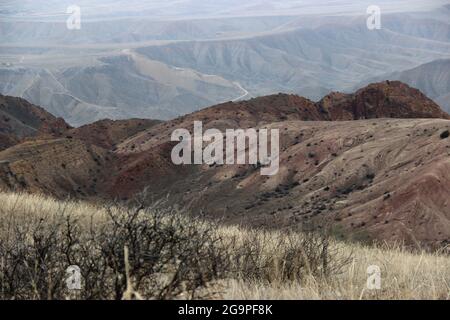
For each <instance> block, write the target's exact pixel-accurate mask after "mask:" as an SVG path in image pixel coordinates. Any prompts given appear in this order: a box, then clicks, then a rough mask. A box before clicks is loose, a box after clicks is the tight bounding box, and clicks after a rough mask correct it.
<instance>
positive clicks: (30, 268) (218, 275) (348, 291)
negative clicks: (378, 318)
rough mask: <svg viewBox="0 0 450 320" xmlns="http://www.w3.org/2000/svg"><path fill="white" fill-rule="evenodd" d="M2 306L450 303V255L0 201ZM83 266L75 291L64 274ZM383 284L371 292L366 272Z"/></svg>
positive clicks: (16, 197)
mask: <svg viewBox="0 0 450 320" xmlns="http://www.w3.org/2000/svg"><path fill="white" fill-rule="evenodd" d="M0 203H1V206H0V298H1V299H198V298H206V299H218V298H224V299H449V298H450V257H449V256H448V255H445V254H444V253H443V252H442V253H440V252H436V253H426V252H416V253H412V252H410V251H408V250H407V249H405V248H403V247H401V246H387V245H386V246H383V245H381V246H378V247H376V246H372V247H366V246H362V245H359V244H354V243H344V242H339V241H336V240H334V239H333V238H332V237H331V236H329V235H328V233H326V232H319V233H317V232H316V233H311V232H305V233H294V232H290V231H286V230H284V231H278V232H275V231H264V230H256V229H251V230H250V229H246V228H243V227H237V226H235V227H233V226H231V227H230V226H223V225H221V224H219V223H213V222H210V221H206V220H204V219H202V218H201V217H197V218H194V217H191V216H187V215H185V214H183V213H181V212H177V211H173V210H163V209H160V208H158V207H156V206H155V207H150V208H149V207H144V206H142V205H141V204H140V202H139V201H137V202H135V203H134V205H131V206H127V207H125V206H120V205H107V206H105V205H102V206H94V205H91V204H87V203H85V202H72V201H57V200H53V199H50V198H45V197H42V196H38V195H25V194H13V193H7V194H6V193H2V194H0ZM72 265H76V266H79V268H80V271H81V287H82V289H81V290H69V289H68V287H67V283H66V279H67V276H68V275H67V274H66V270H67V268H68V267H69V266H72ZM373 265H375V266H378V267H379V269H380V271H381V287H380V289H377V290H369V289H368V287H367V279H368V277H369V275H368V273H367V268H368V267H369V266H373Z"/></svg>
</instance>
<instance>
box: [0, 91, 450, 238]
mask: <svg viewBox="0 0 450 320" xmlns="http://www.w3.org/2000/svg"><path fill="white" fill-rule="evenodd" d="M397 117H399V118H402V119H393V118H397ZM389 118H390V119H389ZM407 118H409V119H407ZM439 118H440V119H439ZM358 119H360V120H358ZM448 119H449V116H448V115H447V114H446V113H445V112H443V111H441V110H440V108H439V107H438V106H437V105H436V104H434V103H433V102H432V101H431V100H429V99H428V98H427V97H425V96H424V95H423V94H422V93H420V92H419V91H418V90H416V89H413V88H410V87H408V86H407V85H405V84H402V83H400V82H382V83H377V84H372V85H369V86H368V87H366V88H362V89H360V90H358V91H357V92H356V93H354V94H351V95H345V94H340V93H332V94H330V95H329V96H327V97H326V98H324V99H323V100H322V101H320V102H318V103H313V102H312V101H310V100H308V99H305V98H302V97H298V96H295V95H286V94H278V95H272V96H266V97H261V98H256V99H252V100H249V101H243V102H234V103H233V102H229V103H225V104H221V105H218V106H214V107H210V108H207V109H204V110H201V111H199V112H196V113H193V114H190V115H187V116H184V117H181V118H178V119H176V120H172V121H167V122H162V123H154V122H151V121H149V122H146V121H143V120H132V121H130V122H128V123H122V122H112V121H102V122H98V123H95V124H92V125H89V126H86V127H82V128H78V129H72V130H69V131H68V132H66V133H65V135H64V137H63V138H58V139H55V138H53V139H51V138H46V140H35V141H28V142H26V143H22V144H19V145H17V146H15V147H13V148H9V149H7V150H5V151H3V152H0V187H2V188H4V189H14V190H26V191H32V192H44V193H48V194H53V195H56V196H58V197H64V196H66V195H68V194H70V195H73V196H76V197H83V198H90V199H98V198H103V199H112V198H114V199H116V198H119V199H124V200H125V199H128V198H130V197H133V196H134V195H135V194H136V193H137V192H140V191H141V190H143V189H144V188H147V189H148V190H149V191H150V193H151V195H152V197H153V199H158V198H163V197H169V202H170V203H171V204H172V205H179V206H183V207H184V208H187V209H189V210H190V211H192V212H193V213H199V212H200V211H203V212H205V213H207V214H208V215H209V216H211V217H221V218H225V221H228V222H236V223H247V224H250V225H254V226H266V227H275V228H284V227H287V226H290V227H292V226H294V227H295V226H301V225H303V224H305V223H308V224H309V223H311V222H315V223H323V222H324V221H328V222H331V223H332V224H333V226H334V229H335V230H336V232H338V233H340V234H345V235H352V236H355V237H358V238H364V239H366V238H367V239H373V238H376V239H380V240H389V241H394V240H400V241H406V242H407V243H408V244H416V243H421V244H426V245H430V246H441V245H445V244H447V243H449V241H450V216H449V212H450V211H449V209H448V205H449V203H448V199H449V197H450V191H449V190H450V188H449V187H450V176H449V174H448V172H450V171H449V169H450V139H449V138H448V137H449V135H450V133H449V132H448V131H449V130H450V121H449V120H448ZM332 120H334V121H332ZM337 120H339V121H337ZM347 120H351V121H347ZM354 120H358V121H354ZM194 121H202V122H203V126H204V129H207V128H217V129H220V130H225V129H232V128H249V127H252V128H256V129H259V128H276V129H279V130H280V144H281V146H280V147H281V148H280V153H281V154H280V170H279V173H278V174H277V175H275V176H271V177H268V176H262V175H261V174H260V170H259V168H258V167H257V166H251V165H211V166H210V165H186V166H175V165H174V164H173V163H172V161H171V157H170V154H171V150H172V147H173V146H174V144H175V143H174V142H171V141H170V137H171V133H172V132H173V131H174V130H175V129H178V128H186V129H188V130H191V129H192V126H193V122H194ZM140 130H142V131H140Z"/></svg>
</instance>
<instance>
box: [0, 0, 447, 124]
mask: <svg viewBox="0 0 450 320" xmlns="http://www.w3.org/2000/svg"><path fill="white" fill-rule="evenodd" d="M19 2H20V3H21V4H20V5H19V4H18V2H17V1H15V2H14V4H13V3H11V2H10V1H7V2H2V3H1V4H0V16H1V17H2V19H1V21H0V39H1V40H2V50H1V52H0V93H1V94H3V95H9V96H16V97H22V98H25V99H26V100H28V101H30V102H31V103H34V104H36V105H39V106H41V107H42V108H44V109H45V110H47V111H49V112H50V113H52V114H54V115H55V116H57V117H62V118H64V119H65V120H66V121H67V122H68V123H69V124H70V125H72V126H80V125H84V124H88V123H90V122H92V121H95V120H101V119H104V118H110V119H113V120H120V119H129V118H151V119H161V120H170V119H175V118H177V117H179V116H182V115H185V114H189V113H192V112H194V111H197V110H201V109H203V108H205V107H207V106H210V105H215V104H219V103H223V102H227V101H240V100H247V99H249V98H251V97H258V96H263V95H271V94H276V93H278V92H285V93H292V94H297V95H301V96H304V97H306V98H308V99H311V100H313V101H318V100H320V99H322V98H323V97H324V96H325V95H326V94H328V92H330V91H341V92H347V93H351V92H353V91H354V90H355V88H359V87H362V86H364V85H366V84H368V83H372V82H379V81H382V80H385V79H391V80H401V81H403V82H406V83H408V84H410V85H412V86H414V87H418V88H419V89H421V90H422V91H423V92H424V93H425V94H427V95H428V96H429V97H430V98H432V99H434V100H435V102H436V103H438V104H440V105H441V107H443V108H444V109H446V108H447V107H448V95H447V93H448V90H449V87H448V84H447V83H446V82H445V70H447V69H446V68H447V67H446V65H443V63H444V62H443V61H445V60H448V59H450V24H449V23H448V21H450V20H449V18H450V9H449V7H448V5H447V6H445V5H443V4H444V2H445V1H432V2H429V3H425V2H423V1H413V2H412V1H407V2H406V1H401V0H396V1H382V3H379V5H380V6H381V5H382V8H383V11H382V12H383V14H382V20H381V23H382V26H381V29H376V30H369V29H368V28H367V23H366V22H367V15H366V9H367V6H368V5H370V4H372V3H370V1H359V2H357V3H349V2H348V1H341V0H338V1H335V2H333V4H334V5H333V6H330V3H328V1H325V0H323V1H314V4H309V5H307V4H306V3H303V2H298V1H289V3H286V2H285V1H284V2H285V4H284V5H283V6H280V5H277V4H276V1H275V2H273V1H269V2H267V1H266V2H264V4H261V1H259V0H258V1H256V0H255V1H251V2H246V3H241V2H239V1H232V2H230V1H228V0H227V1H220V2H215V3H214V4H213V3H210V4H208V5H207V6H206V5H205V3H204V1H202V2H197V1H188V2H185V3H184V5H183V6H182V8H180V3H179V2H171V3H167V2H164V3H165V4H162V3H160V2H157V3H155V2H151V3H144V4H143V3H140V4H138V3H136V2H135V1H132V2H130V3H127V5H124V4H123V3H122V1H121V0H102V1H101V7H103V6H108V8H109V9H108V10H107V11H104V10H98V6H96V4H97V3H96V2H95V1H82V2H81V3H80V4H79V5H82V6H83V20H82V21H83V22H82V27H81V29H80V30H69V29H67V27H66V19H67V15H65V14H64V12H65V11H64V10H65V9H66V8H65V7H64V5H66V4H68V3H69V1H52V2H48V3H46V4H45V5H44V4H43V5H42V6H38V5H36V4H34V3H32V2H29V1H19ZM107 4H109V5H107ZM124 6H125V7H127V8H128V9H127V10H125V11H126V12H124V11H123V10H118V8H122V9H123V7H124ZM189 6H193V7H195V8H199V10H200V11H199V12H197V15H196V16H192V15H185V16H183V13H186V10H187V8H188V7H189ZM205 6H206V7H205ZM200 7H201V8H202V9H200ZM12 8H14V9H15V10H12ZM269 8H270V9H269ZM239 9H241V10H244V14H238V11H239ZM328 10H329V11H330V12H328ZM119 11H120V12H119ZM170 12H171V13H170ZM263 12H264V14H263ZM150 13H151V14H150ZM169 13H170V14H169ZM438 61H441V62H438ZM433 62H434V64H436V66H435V67H433V66H432V65H428V64H429V63H433ZM438 64H439V65H438ZM442 66H443V67H444V68H443V69H440V68H441V67H442ZM416 68H420V69H417V70H416ZM439 70H442V71H439ZM439 72H440V73H441V75H440V73H439ZM428 80H430V81H428Z"/></svg>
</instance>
